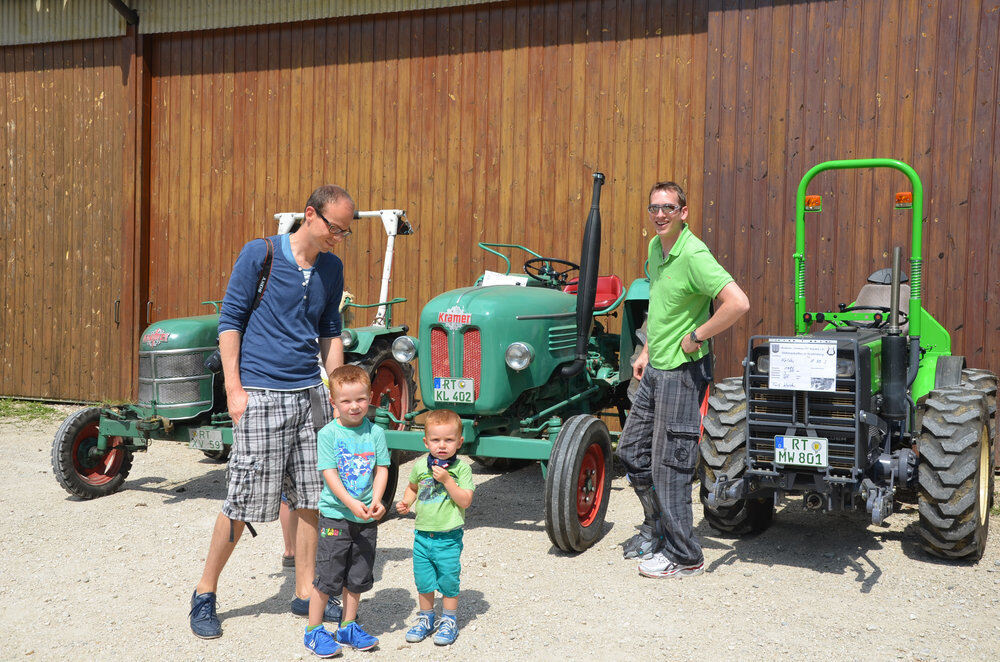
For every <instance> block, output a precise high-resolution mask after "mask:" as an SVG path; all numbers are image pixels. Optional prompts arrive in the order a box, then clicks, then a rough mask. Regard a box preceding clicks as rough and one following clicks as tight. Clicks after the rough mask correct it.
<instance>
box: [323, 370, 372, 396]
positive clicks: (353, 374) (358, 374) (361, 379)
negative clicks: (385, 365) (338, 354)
mask: <svg viewBox="0 0 1000 662" xmlns="http://www.w3.org/2000/svg"><path fill="white" fill-rule="evenodd" d="M346 384H361V385H362V386H364V387H365V388H367V389H371V387H372V380H371V378H370V377H369V376H368V372H367V371H365V370H364V369H362V368H359V367H358V366H356V365H350V364H348V365H342V366H340V367H339V368H337V369H336V370H334V371H333V372H331V373H330V394H331V395H336V394H337V393H338V392H339V391H340V389H341V387H343V386H344V385H346Z"/></svg>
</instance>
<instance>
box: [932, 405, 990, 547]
mask: <svg viewBox="0 0 1000 662" xmlns="http://www.w3.org/2000/svg"><path fill="white" fill-rule="evenodd" d="M988 411H989V405H988V403H987V402H986V397H985V396H984V394H983V393H982V391H980V390H978V389H971V388H963V387H962V386H952V387H943V388H941V389H936V390H934V391H931V392H930V394H929V395H928V396H927V399H926V400H925V402H924V412H923V414H924V415H923V417H922V423H921V429H920V434H919V436H918V438H917V452H918V454H919V456H920V465H919V468H918V480H919V492H918V506H917V507H918V511H919V514H920V523H919V527H920V529H919V530H920V535H921V538H922V540H921V543H922V545H923V548H924V549H925V550H926V551H927V552H928V553H929V554H932V555H933V556H938V557H941V558H946V559H957V558H967V559H973V560H978V559H979V558H981V557H982V555H983V551H984V550H985V549H986V537H987V534H988V533H989V524H990V501H991V498H990V497H991V495H992V494H993V455H992V454H991V452H990V450H991V449H990V443H989V436H988V435H989V414H988Z"/></svg>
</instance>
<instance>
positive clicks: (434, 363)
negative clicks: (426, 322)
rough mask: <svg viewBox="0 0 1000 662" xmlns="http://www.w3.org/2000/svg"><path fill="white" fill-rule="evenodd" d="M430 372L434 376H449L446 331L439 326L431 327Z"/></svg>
mask: <svg viewBox="0 0 1000 662" xmlns="http://www.w3.org/2000/svg"><path fill="white" fill-rule="evenodd" d="M431 374H432V375H433V376H434V377H451V364H450V363H449V362H448V333H447V332H446V331H445V330H444V329H442V328H441V327H434V328H433V329H431Z"/></svg>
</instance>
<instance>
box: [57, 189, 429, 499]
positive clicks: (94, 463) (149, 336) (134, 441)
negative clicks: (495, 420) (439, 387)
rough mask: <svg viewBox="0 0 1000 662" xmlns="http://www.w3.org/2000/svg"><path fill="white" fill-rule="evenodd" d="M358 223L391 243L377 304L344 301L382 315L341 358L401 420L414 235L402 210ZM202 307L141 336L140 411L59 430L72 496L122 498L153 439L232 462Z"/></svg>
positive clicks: (294, 218)
mask: <svg viewBox="0 0 1000 662" xmlns="http://www.w3.org/2000/svg"><path fill="white" fill-rule="evenodd" d="M355 217H356V218H370V219H378V220H380V221H381V222H382V226H383V229H384V230H385V232H386V235H387V241H386V252H385V260H384V266H383V275H382V289H381V292H380V296H379V302H378V303H374V304H367V305H362V304H356V303H353V302H352V303H348V304H346V307H354V308H357V309H371V308H374V309H376V313H375V317H374V319H373V320H372V322H371V324H369V325H368V326H363V327H354V328H346V329H345V330H344V331H343V333H342V334H341V339H342V340H343V342H344V360H345V361H347V362H349V363H354V364H356V365H359V366H362V367H363V368H365V369H366V370H367V371H368V373H369V375H370V376H371V378H372V389H373V390H374V392H375V394H376V396H377V397H378V398H379V400H380V401H381V402H384V403H386V406H387V407H388V409H389V411H390V412H392V415H393V416H394V417H395V418H396V419H397V420H403V419H404V418H405V416H406V415H407V414H408V413H410V411H411V410H412V409H413V406H414V402H415V395H416V385H415V383H414V381H413V373H412V369H411V368H410V366H409V365H406V364H401V363H399V362H397V361H396V360H395V359H394V358H393V357H392V352H391V350H390V347H391V344H392V342H393V340H395V339H396V338H398V337H399V336H401V335H403V334H405V333H406V332H407V330H408V327H407V326H394V325H393V323H392V307H393V305H395V304H397V303H401V302H403V301H405V299H403V298H394V299H388V298H387V297H388V287H389V277H390V274H391V271H392V255H393V250H394V242H395V238H396V236H398V235H408V234H411V233H412V231H413V229H412V226H411V225H410V224H409V222H408V221H407V220H406V212H405V211H403V210H401V209H383V210H379V211H363V212H357V213H356V214H355ZM301 218H302V214H301V213H283V214H276V215H275V219H276V220H277V221H278V231H279V234H280V233H284V232H289V231H292V230H293V229H294V228H295V225H296V223H297V222H299V221H301ZM205 303H206V304H212V305H214V306H215V307H216V314H211V315H199V316H196V317H183V318H177V319H167V320H161V321H159V322H156V323H154V324H151V325H150V326H149V327H147V328H146V330H145V331H143V333H142V336H141V337H140V345H139V398H138V401H137V402H136V403H135V404H128V405H120V406H113V407H88V408H86V409H81V410H79V411H77V412H74V413H73V414H71V415H70V416H69V417H68V418H67V419H66V420H65V421H64V422H63V424H62V425H61V426H60V428H59V430H58V431H57V432H56V436H55V440H54V441H53V444H52V469H53V472H54V473H55V476H56V479H57V480H58V481H59V484H60V485H62V486H63V488H64V489H65V490H66V491H67V492H69V493H70V494H73V495H75V496H78V497H82V498H84V499H93V498H95V497H99V496H104V495H107V494H111V493H113V492H116V491H118V490H119V489H121V487H122V485H123V483H124V482H125V478H126V477H127V476H128V473H129V470H130V469H131V467H132V454H133V453H134V452H136V451H145V450H147V449H148V448H149V446H150V444H151V442H152V441H153V440H163V441H175V442H181V443H185V444H187V445H188V446H190V447H191V448H194V449H197V450H200V451H201V452H203V453H204V454H205V455H206V456H208V457H209V458H211V459H214V460H218V461H223V460H225V459H227V458H228V456H229V450H230V447H231V445H232V443H233V429H232V421H231V420H230V418H229V411H228V409H227V406H226V389H225V385H224V384H223V375H222V373H221V370H220V368H221V366H220V365H219V364H218V362H217V353H216V352H217V350H218V325H219V316H218V314H217V312H218V302H205ZM213 354H214V355H215V357H214V358H215V360H213ZM372 414H373V415H374V408H373V410H372ZM395 466H396V465H394V467H395ZM392 478H393V480H395V477H392ZM390 498H391V497H390Z"/></svg>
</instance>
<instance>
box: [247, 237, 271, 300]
mask: <svg viewBox="0 0 1000 662" xmlns="http://www.w3.org/2000/svg"><path fill="white" fill-rule="evenodd" d="M264 241H266V242H267V255H265V256H264V263H263V264H261V265H260V274H258V276H257V289H256V290H255V291H254V297H253V304H252V305H251V306H250V312H251V313H253V311H255V310H257V306H259V305H260V300H261V299H263V298H264V290H266V289H267V280H268V278H270V277H271V262H272V261H273V260H274V244H273V243H271V240H270V239H269V238H268V237H264Z"/></svg>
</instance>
